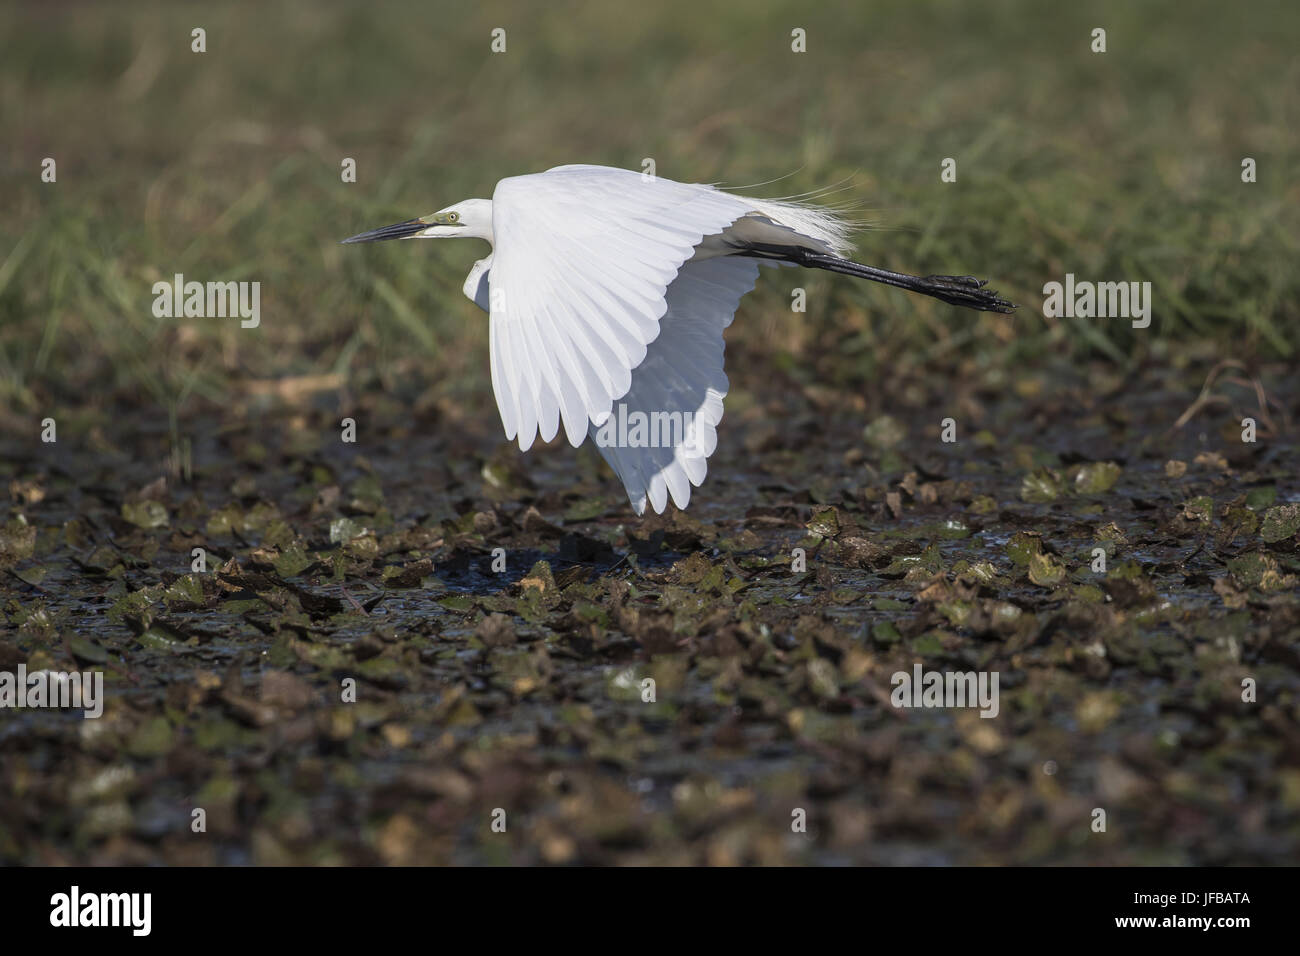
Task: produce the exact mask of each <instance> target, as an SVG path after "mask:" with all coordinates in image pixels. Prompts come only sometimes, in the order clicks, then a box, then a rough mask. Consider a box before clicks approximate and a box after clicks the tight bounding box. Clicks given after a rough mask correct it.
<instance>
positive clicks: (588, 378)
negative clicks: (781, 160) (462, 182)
mask: <svg viewBox="0 0 1300 956" xmlns="http://www.w3.org/2000/svg"><path fill="white" fill-rule="evenodd" d="M748 212H750V207H749V206H748V205H747V203H746V202H745V201H744V200H743V199H742V198H740V197H737V196H733V195H730V194H728V193H724V192H721V191H719V190H717V189H714V188H712V187H710V186H695V185H685V184H682V183H675V182H672V181H671V180H667V179H659V178H655V177H648V176H642V175H641V174H640V173H636V172H632V171H629V170H621V169H611V168H607V167H603V166H561V167H558V168H556V169H552V170H548V171H546V172H544V173H537V174H534V175H531V176H516V177H513V178H510V179H503V180H501V182H499V183H498V184H497V187H496V191H495V192H494V194H493V197H492V224H493V235H494V253H493V260H492V280H491V289H492V294H491V299H492V301H491V309H490V314H491V329H490V333H489V336H490V349H491V366H492V389H493V392H494V393H495V395H496V399H497V408H498V409H499V410H500V412H501V422H502V424H503V425H504V426H505V430H506V437H507V438H517V439H518V441H519V447H520V449H524V450H526V449H527V448H529V447H530V446H531V445H532V443H533V441H534V439H535V438H536V436H537V434H538V432H539V430H540V433H541V436H542V439H543V440H544V441H550V440H551V439H552V438H554V437H555V435H556V432H557V431H558V429H559V423H560V421H561V420H562V421H563V422H564V430H565V433H566V434H567V436H568V439H569V443H570V444H572V445H573V446H574V447H577V446H578V445H580V444H582V441H583V439H584V438H585V437H586V435H587V428H588V423H589V422H594V423H596V424H597V425H600V424H602V423H603V422H604V421H605V419H606V417H607V416H608V415H609V413H610V409H611V408H612V406H613V404H614V401H615V399H618V398H621V397H622V396H623V395H625V394H626V393H627V392H628V389H629V388H631V387H632V370H633V369H635V368H637V367H638V366H640V365H641V364H642V362H643V361H644V360H645V358H646V354H647V347H648V346H649V345H650V344H651V343H652V342H654V341H656V339H657V338H659V336H660V320H661V319H662V318H663V316H664V314H665V312H666V311H667V309H668V303H667V302H666V301H665V292H666V291H667V289H668V287H669V284H670V283H672V282H673V280H674V278H675V277H676V276H677V274H678V270H679V269H681V267H682V265H683V263H685V262H687V260H689V259H690V258H691V256H692V255H693V253H694V249H695V247H696V245H698V244H699V242H700V240H701V239H702V238H704V237H705V236H710V235H715V234H717V233H720V232H722V231H723V230H725V229H726V228H727V227H728V226H729V225H730V224H731V223H733V222H734V221H735V220H736V219H738V218H740V217H741V216H744V215H746V214H747V213H748ZM738 298H739V297H737V299H738ZM734 308H735V303H734V302H733V303H732V311H734ZM719 345H720V343H719ZM721 367H722V366H721V361H720V359H719V361H718V364H717V369H718V372H719V374H720V372H721ZM701 464H702V461H701ZM701 473H702V469H701ZM620 474H622V473H621V472H620ZM625 480H626V479H625ZM662 480H663V481H666V480H667V479H666V478H664V479H662ZM647 481H648V485H647V490H648V492H649V493H650V494H651V501H652V502H653V501H654V497H653V496H654V491H655V487H656V485H655V481H654V479H653V478H652V477H650V476H647ZM630 488H631V486H629V489H630ZM674 497H676V495H674Z"/></svg>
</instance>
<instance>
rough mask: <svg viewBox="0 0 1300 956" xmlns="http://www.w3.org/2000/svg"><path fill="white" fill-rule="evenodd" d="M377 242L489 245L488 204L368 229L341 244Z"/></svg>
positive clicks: (469, 203) (476, 202) (472, 203)
mask: <svg viewBox="0 0 1300 956" xmlns="http://www.w3.org/2000/svg"><path fill="white" fill-rule="evenodd" d="M380 239H486V240H487V241H488V242H491V241H492V200H490V199H466V200H465V201H464V202H458V203H456V205H454V206H448V207H447V208H446V209H441V210H439V211H438V212H435V213H432V214H431V215H428V216H421V217H420V218H418V219H408V220H406V222H399V223H394V224H393V225H391V226H384V227H383V228H381V229H372V230H370V231H369V232H363V233H361V234H359V235H356V236H352V237H350V238H348V239H344V240H343V241H344V242H378V241H379V240H380Z"/></svg>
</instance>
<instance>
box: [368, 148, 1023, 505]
mask: <svg viewBox="0 0 1300 956" xmlns="http://www.w3.org/2000/svg"><path fill="white" fill-rule="evenodd" d="M851 231H852V225H851V224H850V223H848V222H846V221H845V220H844V219H843V218H841V217H840V216H839V215H838V214H837V213H836V212H834V211H832V210H829V209H826V208H823V207H819V206H816V205H812V204H809V203H805V202H791V201H778V200H767V199H753V198H750V197H747V196H741V195H737V194H735V193H731V192H727V191H724V190H721V189H718V188H716V187H714V186H707V185H688V184H684V183H677V182H673V181H671V180H668V179H662V178H659V177H655V176H648V175H645V174H642V173H639V172H634V171H630V170H625V169H613V168H610V167H606V166H558V167H556V168H554V169H549V170H547V171H546V172H543V173H536V174H533V175H528V176H512V177H510V178H508V179H503V180H501V181H500V182H499V183H497V185H496V189H495V190H494V191H493V193H492V198H491V199H490V200H489V199H467V200H465V201H464V202H460V203H457V204H456V205H454V206H448V207H447V208H446V209H443V210H441V211H439V212H436V213H433V214H432V215H429V216H423V217H421V218H419V219H410V220H407V221H406V222H399V223H397V224H395V225H392V226H385V227H384V228H382V229H375V230H372V231H370V232H363V233H361V234H360V235H357V236H353V237H351V238H350V239H344V240H343V241H344V242H373V241H376V240H380V239H449V238H453V237H465V238H474V239H486V240H487V242H488V243H489V244H490V245H491V246H492V252H491V253H490V254H489V255H488V256H487V258H485V259H480V260H479V261H478V262H476V263H475V264H474V267H473V268H472V269H471V270H470V273H469V277H468V278H467V279H466V280H465V286H464V291H465V295H466V296H468V297H469V298H470V299H471V300H472V301H473V302H475V303H477V304H478V305H479V306H480V307H481V308H482V309H483V310H484V311H486V312H488V313H489V316H490V320H489V321H490V331H489V340H490V346H489V348H490V353H491V369H492V390H493V392H494V393H495V395H496V401H497V409H498V410H499V411H500V413H501V422H502V424H503V425H504V426H505V431H506V437H507V438H509V439H517V440H518V442H519V448H520V449H521V450H523V451H527V450H528V448H529V447H530V446H531V445H532V443H533V441H534V440H535V439H536V437H537V436H538V434H540V435H541V437H542V439H543V440H544V441H548V442H549V441H550V440H551V439H553V438H554V437H555V435H556V433H557V432H558V430H559V426H560V424H561V422H562V423H563V425H564V431H565V434H566V435H567V437H568V439H569V443H570V444H571V445H573V446H574V447H575V448H576V447H578V446H579V445H581V444H582V442H583V441H584V440H585V439H586V438H587V436H588V435H590V436H592V438H593V439H595V440H596V444H597V447H598V448H599V450H600V453H601V455H602V456H604V458H605V460H606V461H607V462H609V464H610V467H611V468H613V469H614V471H615V473H616V474H617V475H618V476H619V478H620V479H621V480H622V482H623V485H624V487H625V488H626V489H627V495H628V498H629V500H630V501H631V503H632V507H633V509H634V510H635V511H636V513H637V514H638V515H640V514H643V513H644V512H645V508H646V504H647V502H648V503H649V504H650V506H651V507H652V508H653V509H654V510H655V511H656V512H662V511H663V510H664V508H665V507H666V506H667V502H668V498H669V497H670V496H671V498H672V500H673V502H674V503H675V504H676V505H677V507H679V508H685V507H686V505H687V503H688V502H689V501H690V497H691V486H692V485H694V486H696V487H698V486H699V485H700V483H701V482H702V481H703V480H704V476H705V472H706V470H707V465H706V463H707V460H708V458H709V456H710V455H711V454H712V453H713V451H714V448H715V447H716V446H717V431H716V429H717V425H718V423H719V422H720V421H721V420H722V400H723V398H724V397H725V396H726V394H727V376H726V375H725V374H724V373H723V370H722V361H723V347H724V346H723V330H724V329H725V328H726V327H727V326H728V325H730V324H731V320H732V318H733V317H734V315H735V312H736V307H737V306H738V305H739V303H740V300H741V299H742V298H743V297H744V296H745V294H746V293H747V292H749V291H750V289H752V288H753V287H754V283H755V281H756V279H757V278H758V267H759V265H798V266H809V267H812V268H817V269H827V270H829V271H831V272H839V273H843V274H844V275H850V276H857V277H859V278H863V279H871V280H872V281H874V282H883V283H886V284H888V285H892V286H897V287H898V288H900V289H907V290H910V291H913V292H920V293H923V294H925V295H929V296H934V297H935V298H937V299H941V300H943V301H944V302H949V303H951V304H953V305H961V306H966V307H969V308H973V309H982V310H987V311H996V312H1010V311H1011V310H1012V309H1013V308H1014V306H1012V305H1011V303H1009V302H1007V301H1006V300H1005V299H1002V298H999V297H998V295H997V294H996V293H995V292H992V291H989V290H986V289H984V288H983V286H984V285H985V283H984V282H983V281H981V280H979V279H976V278H974V277H972V276H934V275H932V276H926V277H920V276H911V275H903V274H901V273H897V272H889V271H886V270H884V269H877V268H874V267H872V266H866V265H862V264H860V263H857V262H853V261H851V260H850V259H848V258H847V255H848V253H849V249H850V246H849V242H848V237H849V234H850V232H851ZM638 414H639V417H638ZM627 422H631V423H632V430H631V432H630V433H629V432H628V431H627V429H626V427H625V423H627ZM647 423H648V427H646V425H647ZM616 424H617V425H618V427H617V428H616V427H614V426H615V425H616ZM638 425H640V426H642V427H640V430H639V431H638V428H637V426H638Z"/></svg>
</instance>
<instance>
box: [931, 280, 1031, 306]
mask: <svg viewBox="0 0 1300 956" xmlns="http://www.w3.org/2000/svg"><path fill="white" fill-rule="evenodd" d="M921 281H922V282H923V283H924V287H923V288H919V289H918V290H917V291H921V292H924V293H925V294H926V295H930V296H934V297H935V298H936V299H939V300H940V301H942V302H947V303H948V304H949V305H960V306H964V307H965V308H968V309H979V310H980V311H982V312H1004V313H1006V312H1014V311H1016V307H1015V306H1014V305H1013V304H1012V303H1010V302H1008V301H1007V300H1006V299H1004V298H1002V297H1001V296H1000V295H998V294H997V292H996V291H994V290H992V289H985V288H984V286H986V285H988V280H987V279H977V278H975V277H974V276H926V277H925V278H924V279H923V280H921Z"/></svg>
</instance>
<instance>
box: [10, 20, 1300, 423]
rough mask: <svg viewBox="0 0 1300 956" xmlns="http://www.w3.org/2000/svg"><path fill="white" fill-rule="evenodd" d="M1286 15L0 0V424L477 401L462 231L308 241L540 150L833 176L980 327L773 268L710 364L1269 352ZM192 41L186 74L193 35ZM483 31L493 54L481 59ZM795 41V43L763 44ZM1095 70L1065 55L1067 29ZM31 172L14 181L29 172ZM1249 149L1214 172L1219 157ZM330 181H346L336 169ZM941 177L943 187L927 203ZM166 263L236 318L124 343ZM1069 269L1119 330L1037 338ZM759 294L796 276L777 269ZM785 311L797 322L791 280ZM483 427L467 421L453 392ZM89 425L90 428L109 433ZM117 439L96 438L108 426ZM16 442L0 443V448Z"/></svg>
mask: <svg viewBox="0 0 1300 956" xmlns="http://www.w3.org/2000/svg"><path fill="white" fill-rule="evenodd" d="M1298 11H1300V7H1297V5H1296V4H1295V3H1293V2H1277V3H1261V2H1245V3H1239V4H1223V3H1209V2H1169V3H1136V2H1127V0H1125V2H1107V3H1093V2H1082V3H1071V4H1056V3H1046V2H1043V3H1012V2H994V3H960V2H915V3H906V2H897V3H894V2H883V3H864V2H854V3H819V4H808V3H785V2H746V3H739V2H731V3H725V4H721V3H717V4H715V3H705V2H700V0H689V2H686V0H657V2H654V3H606V2H602V3H571V2H547V3H535V4H522V3H509V4H506V3H495V2H483V3H468V2H465V3H459V2H458V3H430V2H411V3H375V4H372V3H365V4H361V3H356V4H345V3H307V2H289V3H277V4H263V3H251V2H250V3H230V4H203V5H197V4H196V5H190V4H156V5H155V4H146V3H50V2H36V3H10V4H6V5H5V6H4V7H3V8H0V116H2V117H3V119H2V120H0V123H2V125H3V137H2V138H0V169H2V170H3V184H4V186H3V195H4V197H5V202H4V204H3V208H4V215H3V216H0V407H4V408H6V409H7V411H6V413H5V414H6V422H7V423H9V424H13V423H14V422H16V421H17V420H18V419H29V418H30V417H31V416H34V415H35V416H39V415H43V414H46V413H49V412H50V411H53V410H57V409H68V408H71V409H81V410H82V411H83V413H85V414H87V415H91V416H99V417H100V418H101V419H105V420H109V419H112V420H120V419H121V417H122V416H121V413H120V411H119V412H114V409H115V408H117V409H121V408H122V407H126V408H128V409H129V408H143V409H151V410H155V411H165V412H166V413H168V414H169V415H171V416H173V419H174V417H175V416H178V415H185V414H188V413H190V412H193V411H196V410H201V409H203V408H205V407H209V408H210V407H212V406H214V405H230V404H231V403H233V402H238V401H240V400H241V398H242V397H243V396H245V395H246V394H247V393H248V391H249V388H250V385H249V383H251V382H264V381H266V380H270V379H277V378H283V377H286V376H305V375H321V374H335V375H337V376H338V377H339V381H341V382H342V383H344V387H346V388H348V389H351V390H358V391H363V390H366V389H375V388H383V389H386V390H391V391H393V392H394V393H396V394H403V392H404V390H407V389H413V390H416V391H417V392H418V391H420V390H433V391H436V393H437V394H438V395H439V396H440V397H441V400H445V401H452V402H456V403H470V402H489V401H490V399H489V398H488V394H489V385H488V380H487V344H486V342H487V340H486V321H485V318H484V317H483V316H482V314H481V313H479V312H478V310H477V309H475V308H474V307H473V306H472V305H471V304H470V303H469V302H467V301H466V300H465V299H464V298H463V297H462V294H461V291H460V287H461V283H462V281H463V278H464V275H465V272H466V271H467V269H468V268H469V266H470V264H471V263H472V262H473V260H474V259H476V258H479V257H480V256H482V255H483V254H484V253H485V251H486V249H485V247H484V246H483V245H482V244H480V243H475V242H467V241H462V242H458V243H450V242H449V243H386V244H380V245H375V246H369V247H356V246H340V245H338V240H339V239H341V238H343V237H345V236H348V235H351V234H353V233H355V232H359V231H361V230H363V229H367V228H372V227H375V226H380V225H384V224H387V223H390V222H394V221H397V220H399V219H405V218H408V217H410V216H413V215H420V214H424V213H427V212H431V211H433V210H435V209H438V208H441V207H443V206H445V205H449V204H450V203H452V202H455V201H457V200H460V199H463V198H468V197H472V196H490V195H491V190H492V187H493V184H494V183H495V182H496V181H497V180H498V179H499V178H501V177H504V176H510V175H515V174H520V173H525V172H532V171H537V170H542V169H545V168H548V167H550V166H553V165H557V164H562V163H574V162H589V163H604V164H609V165H616V166H625V167H631V168H639V167H640V164H641V161H642V159H643V158H645V157H653V158H654V160H655V161H656V164H657V169H658V173H659V174H660V175H663V176H667V177H669V178H674V179H681V180H686V181H702V182H725V183H727V184H733V185H744V184H749V183H758V182H763V181H766V180H771V179H773V178H774V177H786V178H784V179H782V180H781V181H780V182H777V183H773V184H772V185H769V186H765V187H762V188H761V189H759V190H757V192H759V193H760V194H762V195H767V196H777V195H785V194H791V193H798V192H802V191H804V190H807V189H812V188H816V187H819V186H826V185H829V184H835V183H841V182H844V181H846V180H847V181H848V185H849V187H850V188H849V189H847V190H846V191H845V192H843V193H840V194H838V195H837V196H836V197H835V199H836V200H838V201H845V202H852V203H855V204H858V205H860V206H862V207H863V211H862V212H861V213H860V215H863V216H864V217H866V218H870V219H873V220H876V221H877V222H879V223H880V225H881V227H882V228H877V229H874V230H871V231H864V232H863V233H862V235H861V236H860V241H859V252H860V254H859V256H858V258H859V259H860V260H862V261H865V262H869V263H873V264H877V265H882V266H886V267H890V268H894V269H901V270H905V271H911V272H919V273H929V272H940V273H946V272H962V273H973V274H976V275H981V276H986V277H989V278H991V279H992V280H993V285H994V286H995V287H997V288H999V289H1000V290H1001V291H1002V292H1003V293H1004V294H1007V295H1009V296H1010V297H1011V298H1013V299H1014V300H1015V301H1017V302H1018V303H1020V304H1021V306H1022V308H1021V309H1020V311H1019V312H1018V313H1017V314H1016V315H1015V316H1011V317H1007V316H1000V315H987V314H975V313H969V312H958V311H955V310H952V309H950V308H948V307H947V306H944V305H942V304H941V303H938V302H934V301H931V300H928V299H921V298H918V297H907V296H903V295H902V294H900V293H897V292H894V291H892V290H888V289H885V288H883V287H879V286H875V285H872V284H869V283H854V282H851V281H848V280H842V279H837V278H832V277H830V276H823V275H820V274H818V275H804V276H800V277H797V278H790V277H788V276H787V275H780V276H772V275H769V276H768V278H767V281H765V282H764V283H762V284H761V286H760V289H759V290H758V292H757V293H756V294H755V295H754V296H753V297H752V298H750V299H748V300H746V302H745V303H744V304H743V305H742V311H741V320H740V321H738V322H737V323H736V324H735V325H734V326H733V328H732V331H731V332H730V333H729V346H728V347H729V350H731V351H729V355H733V356H734V355H737V354H739V355H741V356H743V357H744V368H743V369H739V368H737V365H736V363H735V362H733V363H732V364H731V366H729V369H728V371H729V372H730V373H731V374H732V376H733V382H735V381H736V380H737V377H739V381H740V385H741V387H745V386H746V384H747V383H748V385H750V386H751V387H762V385H763V383H764V382H765V381H766V380H767V379H766V376H767V374H768V371H769V370H771V369H785V370H787V371H788V373H789V374H791V375H794V376H796V377H803V378H805V380H806V379H809V378H814V377H820V378H821V379H822V380H824V381H829V382H830V383H831V384H832V385H839V386H842V387H844V388H857V389H860V388H861V383H862V382H864V381H869V380H870V379H871V378H872V377H873V376H876V375H878V374H879V373H880V372H882V371H883V370H886V369H888V370H890V371H893V372H897V371H898V370H900V369H902V370H908V369H915V370H924V369H942V368H945V367H947V368H960V369H962V370H963V371H964V373H968V374H974V375H979V376H983V377H984V378H985V379H986V380H987V383H988V384H990V385H993V386H996V385H998V384H1000V383H1003V382H1006V381H1007V380H1008V377H1010V376H1014V375H1017V374H1021V373H1022V372H1023V371H1024V370H1026V369H1033V368H1035V367H1039V366H1041V365H1042V364H1043V361H1045V360H1046V359H1047V358H1048V357H1051V358H1053V359H1056V360H1059V359H1061V358H1065V359H1068V360H1084V359H1086V360H1100V361H1102V362H1107V363H1113V364H1114V365H1116V366H1120V367H1125V366H1131V365H1132V364H1133V363H1139V362H1143V361H1149V360H1155V361H1172V362H1177V363H1185V364H1189V365H1192V364H1196V363H1209V362H1212V361H1213V360H1215V359H1217V358H1219V357H1223V356H1231V357H1235V358H1238V359H1241V360H1243V361H1246V362H1256V363H1258V362H1266V361H1275V362H1277V361H1280V362H1283V363H1289V362H1292V361H1294V358H1295V355H1296V351H1297V348H1298V347H1300V335H1298V334H1297V325H1298V322H1297V319H1298V313H1300V309H1298V308H1297V301H1298V299H1297V293H1298V292H1300V280H1297V270H1296V266H1297V252H1298V241H1297V236H1298V235H1300V231H1298V229H1297V226H1298V225H1300V214H1298V213H1297V209H1298V208H1300V178H1298V174H1300V163H1297V155H1298V151H1297V136H1296V125H1297V121H1300V115H1298V113H1297V103H1298V102H1300V29H1297V27H1298V25H1300V12H1298ZM198 26H201V27H203V28H205V29H206V31H207V52H206V53H205V54H195V53H192V52H191V51H190V31H191V29H193V28H194V27H198ZM495 27H502V28H504V29H505V30H506V31H507V51H506V52H505V53H504V54H497V55H494V54H492V53H491V52H490V50H489V43H490V32H491V30H492V29H493V28H495ZM794 27H802V28H804V29H805V30H806V31H807V37H808V40H807V45H808V51H807V53H805V54H801V55H800V54H794V53H792V52H791V49H790V42H791V41H790V32H791V30H792V29H793V28H794ZM1094 27H1103V28H1105V29H1106V31H1107V42H1108V51H1107V52H1106V53H1105V54H1094V53H1092V52H1091V51H1090V42H1091V38H1090V31H1091V30H1092V28H1094ZM47 156H49V157H54V158H55V159H56V160H57V162H58V182H57V183H56V184H45V183H42V182H41V181H40V175H39V174H40V168H41V165H40V164H41V160H42V158H44V157H47ZM1245 156H1250V157H1254V158H1255V159H1256V160H1257V162H1258V182H1257V183H1254V184H1250V185H1248V184H1243V183H1242V182H1241V178H1240V170H1241V160H1242V158H1243V157H1245ZM343 157H353V158H355V159H356V161H357V163H358V181H357V182H356V183H355V184H345V183H343V182H341V180H340V175H339V171H340V161H341V160H342V159H343ZM945 157H954V158H955V159H956V160H957V162H958V182H957V183H956V184H944V183H942V182H941V181H940V177H939V173H940V163H941V161H942V160H943V158H945ZM175 272H183V273H185V275H186V277H187V278H190V279H198V280H200V281H206V280H231V279H236V280H240V279H246V280H259V281H261V283H262V324H261V327H260V328H259V329H257V330H243V329H241V328H239V324H238V322H237V320H220V319H180V320H177V319H158V318H155V317H154V316H153V315H152V311H151V306H152V301H153V297H152V292H151V288H150V287H151V285H152V283H153V282H154V281H156V280H157V279H159V278H169V277H170V276H171V275H172V274H173V273H175ZM1066 272H1074V273H1075V274H1076V275H1078V276H1079V277H1080V278H1091V279H1097V280H1118V279H1123V280H1149V281H1151V282H1152V283H1153V286H1154V290H1155V320H1154V322H1153V325H1152V327H1151V328H1150V329H1148V330H1145V331H1136V330H1132V329H1131V328H1130V327H1129V324H1128V323H1127V322H1124V321H1119V322H1117V321H1113V320H1112V321H1105V320H1097V319H1077V320H1072V319H1047V318H1044V317H1043V315H1042V312H1041V303H1042V293H1041V289H1042V285H1043V283H1044V282H1046V281H1050V280H1053V279H1057V280H1059V279H1061V278H1062V277H1063V275H1064V273H1066ZM790 275H791V276H793V275H794V273H790ZM794 284H800V285H803V286H805V287H806V288H807V289H808V290H809V309H808V312H807V313H806V314H804V315H794V314H792V313H791V312H790V309H789V301H790V299H789V295H790V287H791V286H792V285H794ZM484 408H485V409H486V408H490V404H489V405H484ZM114 415H116V416H117V418H116V419H114ZM128 417H129V415H128ZM14 427H17V426H16V425H15V426H14Z"/></svg>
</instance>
